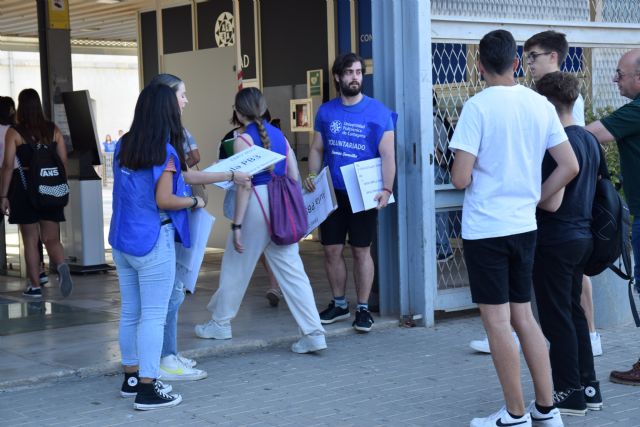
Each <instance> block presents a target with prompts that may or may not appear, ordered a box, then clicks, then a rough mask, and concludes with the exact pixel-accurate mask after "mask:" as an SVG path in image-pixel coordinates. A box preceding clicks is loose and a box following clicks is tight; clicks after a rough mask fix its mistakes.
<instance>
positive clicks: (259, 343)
mask: <svg viewBox="0 0 640 427" xmlns="http://www.w3.org/2000/svg"><path fill="white" fill-rule="evenodd" d="M398 326H399V323H398V320H397V319H393V318H383V319H376V326H375V329H374V330H373V331H371V332H369V334H371V333H376V332H377V331H378V330H388V329H391V328H393V327H398ZM349 334H354V330H353V328H352V327H351V326H350V325H349V326H340V327H332V328H331V329H329V330H326V335H325V336H326V337H327V338H331V337H340V336H345V335H349ZM299 337H300V336H299V335H287V336H281V337H275V338H270V339H253V340H243V341H238V342H236V343H234V342H233V341H232V340H230V341H229V342H228V343H225V344H220V345H216V346H212V347H205V348H198V349H191V350H184V351H181V352H180V354H183V355H184V356H186V357H189V358H198V359H207V358H210V357H214V356H225V355H232V354H237V353H244V352H251V351H256V350H261V349H265V348H272V347H278V346H282V345H285V344H290V343H293V342H294V341H296V340H297V339H298V338H299ZM212 341H213V340H212ZM329 348H331V347H330V346H329ZM121 370H122V366H121V365H120V363H118V362H107V363H101V364H96V365H92V366H85V367H82V368H77V369H60V370H57V371H54V372H50V373H46V374H41V375H36V376H32V377H28V378H22V379H18V380H11V381H4V382H2V381H0V393H6V392H11V391H19V390H25V389H32V388H40V387H45V386H47V385H51V384H53V383H55V382H59V381H65V380H71V379H80V378H89V377H97V376H102V375H116V374H119V373H121Z"/></svg>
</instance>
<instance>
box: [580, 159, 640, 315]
mask: <svg viewBox="0 0 640 427" xmlns="http://www.w3.org/2000/svg"><path fill="white" fill-rule="evenodd" d="M600 156H601V159H603V160H602V161H601V162H600V169H599V171H598V174H599V175H600V176H601V178H600V179H599V180H598V182H597V183H596V191H595V196H594V199H593V207H592V209H591V214H592V222H591V232H592V234H593V251H592V252H591V256H590V257H589V261H587V264H586V265H585V269H584V274H586V275H587V276H596V275H598V274H600V273H602V272H603V271H604V270H606V269H607V268H610V269H611V270H612V271H613V272H614V273H616V274H617V275H618V276H619V277H620V278H622V279H624V280H628V281H629V303H630V305H631V312H632V314H633V318H634V321H635V323H636V326H638V327H640V316H638V312H637V310H636V305H635V300H634V298H633V291H632V290H633V280H634V278H633V274H632V270H631V237H630V236H631V233H630V231H631V218H630V213H629V208H628V206H627V204H626V203H625V202H624V200H623V199H622V197H621V196H620V194H619V193H618V192H617V191H616V188H615V186H614V185H613V183H612V182H611V175H610V174H609V170H608V169H607V164H606V161H604V152H603V151H602V149H601V150H600ZM616 260H618V265H617V266H616V265H615V264H614V263H615V261H616Z"/></svg>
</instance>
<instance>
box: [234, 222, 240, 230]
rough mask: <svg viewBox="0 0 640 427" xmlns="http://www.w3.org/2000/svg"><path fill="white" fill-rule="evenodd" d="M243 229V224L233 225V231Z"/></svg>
mask: <svg viewBox="0 0 640 427" xmlns="http://www.w3.org/2000/svg"><path fill="white" fill-rule="evenodd" d="M241 228H242V224H234V223H231V229H232V230H240V229H241Z"/></svg>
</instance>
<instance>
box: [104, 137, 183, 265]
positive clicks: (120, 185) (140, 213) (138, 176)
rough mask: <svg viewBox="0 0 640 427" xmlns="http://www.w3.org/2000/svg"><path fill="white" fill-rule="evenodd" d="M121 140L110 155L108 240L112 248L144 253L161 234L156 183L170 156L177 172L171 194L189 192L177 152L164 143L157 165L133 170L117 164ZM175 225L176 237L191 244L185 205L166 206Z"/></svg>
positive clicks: (149, 249) (140, 254) (138, 254)
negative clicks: (162, 157) (163, 153)
mask: <svg viewBox="0 0 640 427" xmlns="http://www.w3.org/2000/svg"><path fill="white" fill-rule="evenodd" d="M119 152H120V142H118V144H117V145H116V151H115V155H114V156H113V215H112V217H111V226H110V227H109V244H110V245H111V247H113V248H114V249H117V250H119V251H122V252H124V253H127V254H129V255H133V256H143V255H146V254H148V253H149V252H150V251H151V249H153V247H154V245H155V244H156V241H157V240H158V235H159V234H160V208H158V205H157V204H156V185H157V184H158V180H159V179H160V175H162V173H163V172H164V170H165V168H166V167H167V163H168V162H169V158H171V157H173V164H174V165H176V169H177V172H176V173H174V174H173V194H175V195H176V196H179V197H185V196H190V195H191V190H190V188H189V186H188V185H186V184H185V182H184V179H183V177H182V173H181V172H180V161H179V159H178V154H177V153H176V151H175V150H174V148H173V147H172V146H171V144H167V158H166V159H165V161H164V163H163V164H162V165H159V166H153V167H151V168H147V169H140V170H137V171H133V170H130V169H127V168H122V167H120V162H119V161H118V155H119ZM165 212H166V214H167V215H168V216H169V218H171V221H172V222H173V225H174V227H175V229H176V241H178V242H182V244H183V246H185V247H187V248H188V247H190V246H191V241H190V238H189V216H188V214H187V209H181V210H177V211H174V210H167V211H165Z"/></svg>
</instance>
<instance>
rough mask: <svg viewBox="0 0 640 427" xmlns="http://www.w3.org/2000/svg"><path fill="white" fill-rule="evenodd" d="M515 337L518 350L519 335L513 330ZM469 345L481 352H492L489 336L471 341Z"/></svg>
mask: <svg viewBox="0 0 640 427" xmlns="http://www.w3.org/2000/svg"><path fill="white" fill-rule="evenodd" d="M513 338H514V339H515V340H516V345H517V346H518V351H520V340H519V339H518V335H517V334H516V333H515V332H513ZM469 347H471V348H472V349H474V350H475V351H477V352H480V353H487V354H491V349H490V348H489V338H487V337H484V339H483V340H473V341H471V342H470V343H469Z"/></svg>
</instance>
